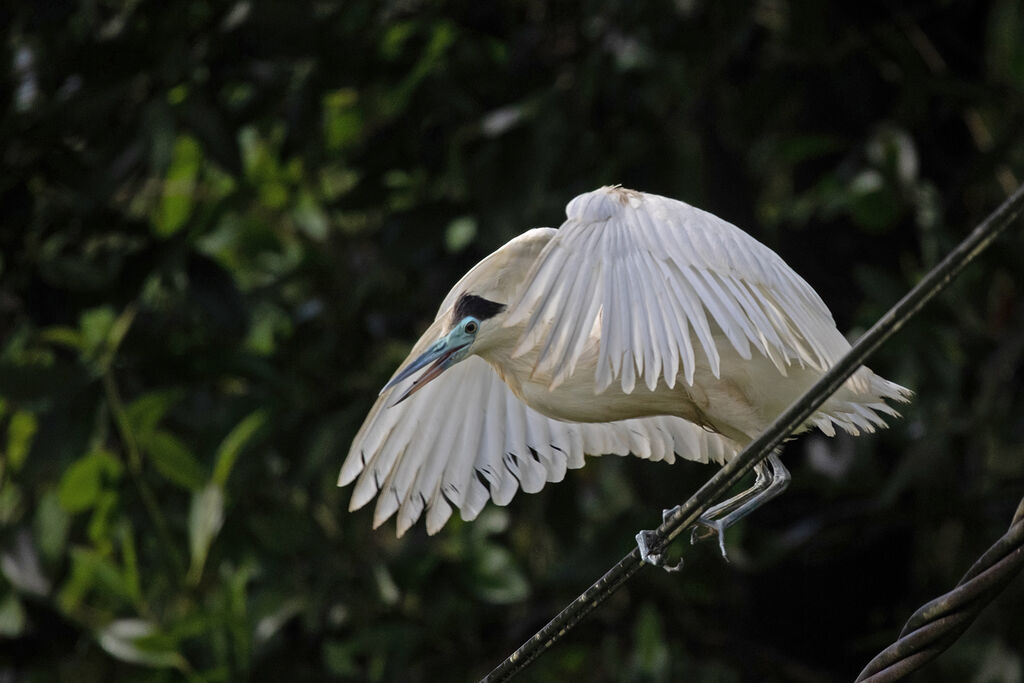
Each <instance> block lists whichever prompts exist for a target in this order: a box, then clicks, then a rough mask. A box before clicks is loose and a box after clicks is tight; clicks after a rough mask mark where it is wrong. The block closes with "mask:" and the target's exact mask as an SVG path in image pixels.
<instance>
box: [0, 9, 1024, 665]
mask: <svg viewBox="0 0 1024 683" xmlns="http://www.w3.org/2000/svg"><path fill="white" fill-rule="evenodd" d="M897 6H898V9H894V8H895V7H897ZM0 26H2V27H3V28H4V32H5V34H6V35H5V36H4V40H3V42H2V48H0V54H2V59H0V79H2V82H0V108H2V114H0V116H2V118H0V155H2V156H0V159H2V161H0V163H2V166H0V397H2V398H0V449H2V450H0V452H2V456H0V679H2V680H4V681H22V680H25V681H49V680H54V679H63V680H75V681H87V682H88V681H111V680H118V681H135V680H168V681H173V680H182V679H188V680H194V681H199V680H209V681H224V680H239V679H252V680H280V679H282V678H283V677H287V680H291V681H296V682H297V681H313V680H323V679H327V678H335V679H343V680H365V681H436V680H469V679H472V678H474V677H476V676H479V675H481V674H483V673H485V672H486V671H488V670H489V669H490V668H491V667H492V666H494V665H495V664H497V663H498V662H499V661H500V659H501V658H502V657H504V656H505V655H506V654H508V652H509V651H511V650H512V649H513V648H514V647H515V646H518V645H519V644H520V643H521V642H522V641H523V640H524V639H525V638H527V637H528V636H529V635H530V634H531V633H532V632H533V631H534V630H535V629H536V628H538V627H539V626H541V625H542V624H543V623H544V622H545V621H546V620H547V619H549V618H550V617H551V616H552V615H553V614H555V613H556V611H557V610H558V609H560V608H561V607H563V606H564V605H565V604H566V603H568V602H569V601H570V600H571V599H572V598H573V597H574V596H575V595H576V594H577V593H579V592H580V591H582V590H583V589H584V588H586V587H587V586H588V585H589V584H590V582H591V581H593V580H594V579H595V578H596V577H598V576H599V575H600V574H601V573H602V572H603V571H604V570H606V569H607V568H608V567H610V566H611V565H612V564H613V563H614V562H616V561H617V560H618V559H620V558H621V557H622V555H623V554H624V553H626V552H628V551H629V550H630V548H631V547H632V546H633V535H634V533H635V532H636V531H637V530H638V529H641V528H649V527H652V526H654V525H655V524H656V523H657V522H658V520H659V519H660V514H661V512H660V511H661V509H662V508H663V507H669V506H671V505H673V504H675V503H678V502H681V501H682V500H684V499H685V498H686V497H688V496H689V495H690V494H691V493H692V492H693V491H694V490H695V489H696V488H697V487H698V486H699V485H700V484H701V483H702V482H703V481H704V480H706V479H707V478H708V477H709V476H711V474H712V473H713V471H714V470H713V469H711V468H709V467H706V466H699V465H695V464H692V463H681V464H678V465H676V466H672V467H669V466H667V465H663V464H651V463H645V462H642V461H639V460H634V459H627V458H616V457H605V458H600V459H598V460H596V461H593V462H590V463H589V465H588V466H587V467H586V468H585V469H583V470H580V471H576V472H571V473H570V474H569V475H568V476H567V477H566V480H565V481H564V482H562V483H561V484H559V485H556V486H549V487H547V488H546V489H545V490H544V491H543V492H541V493H540V494H537V495H533V496H528V495H520V496H518V497H517V498H516V499H515V500H514V501H513V502H512V504H511V505H510V506H508V508H496V507H495V506H493V505H491V506H488V508H487V509H486V510H485V512H484V513H483V514H482V515H481V517H480V518H479V519H478V520H477V521H475V522H474V523H472V524H466V523H463V522H461V521H459V520H454V521H453V522H450V523H449V524H448V526H447V527H446V528H445V529H444V530H443V531H442V532H441V533H440V534H438V535H437V536H434V537H427V536H426V534H425V532H424V530H423V528H422V525H418V526H417V527H416V528H415V529H414V530H413V531H412V532H410V533H409V534H407V535H406V537H404V538H402V539H401V540H396V539H395V538H394V527H393V522H391V523H390V524H389V525H387V526H386V527H384V528H382V529H380V530H378V531H376V532H372V531H371V530H370V518H371V513H370V512H369V510H363V511H360V512H358V513H355V514H349V513H347V512H346V509H347V505H348V499H349V495H350V489H338V488H337V487H336V486H335V481H336V477H337V474H338V469H339V467H340V465H341V462H342V459H343V458H344V455H345V453H346V451H347V448H348V445H349V443H350V440H351V438H352V436H353V435H354V433H355V431H356V429H357V428H358V427H359V424H360V422H361V420H362V418H363V416H364V415H365V414H366V411H367V410H368V408H369V406H370V405H371V403H372V401H373V400H374V398H375V396H376V394H377V391H378V389H379V388H380V387H381V385H382V384H383V383H384V382H385V381H386V379H387V377H388V375H389V373H390V372H391V371H392V370H393V369H394V368H395V366H396V365H397V364H398V363H399V362H400V360H401V359H402V358H403V357H404V354H405V353H406V351H407V350H408V348H409V346H410V344H411V342H412V341H413V340H414V339H415V337H416V336H417V335H418V334H419V332H420V331H421V330H422V329H423V327H425V325H426V324H427V322H428V321H429V320H430V319H431V318H432V317H433V314H434V312H435V310H436V306H437V304H438V302H439V301H440V300H441V298H442V297H443V295H444V294H445V293H446V292H447V290H448V288H449V287H450V286H451V284H452V283H454V281H455V280H456V279H457V277H458V276H460V275H461V274H462V273H463V272H465V270H466V269H467V268H468V267H470V266H471V265H472V264H473V263H475V262H476V261H477V260H478V259H480V258H481V257H482V256H484V255H485V254H487V253H488V252H490V251H491V250H493V249H495V248H496V247H497V246H499V245H500V244H502V243H503V242H504V241H506V240H507V239H509V238H510V237H512V236H513V235H515V234H517V233H519V232H521V231H523V230H525V229H527V228H530V227H533V226H537V225H555V226H557V225H558V224H559V223H560V222H561V219H562V217H563V216H564V205H565V204H566V203H567V202H568V201H569V200H570V199H571V198H572V197H573V196H575V195H576V194H578V193H580V192H583V191H587V190H590V189H593V188H595V187H597V186H599V185H602V184H609V183H622V184H624V185H625V186H627V187H633V188H637V189H643V190H646V191H650V192H657V193H661V194H666V195H669V196H672V197H677V198H680V199H684V200H686V201H689V202H691V203H693V204H696V205H698V206H701V207H703V208H706V209H709V210H711V211H713V212H714V213H716V214H718V215H720V216H722V217H724V218H726V219H728V220H730V221H732V222H734V223H736V224H738V225H740V226H742V227H743V228H744V229H746V230H747V231H749V232H750V233H751V234H753V235H754V236H756V237H757V238H758V239H760V240H761V241H763V242H765V243H766V244H768V245H769V246H771V247H772V248H773V249H775V250H776V251H777V252H778V253H779V254H781V255H782V256H783V258H785V259H786V260H787V261H788V262H789V263H790V264H791V265H792V266H793V267H794V268H795V269H796V270H797V271H798V272H800V273H801V274H802V275H803V276H804V277H806V279H807V280H808V281H809V282H810V283H811V284H812V285H813V286H814V287H815V288H816V289H817V290H818V292H819V293H820V294H821V295H822V297H823V298H824V300H825V301H826V302H828V304H829V305H830V307H831V308H832V310H833V312H834V314H835V317H836V321H837V324H838V326H839V328H840V329H841V330H843V331H844V332H849V333H850V335H851V336H853V337H855V336H856V335H857V334H859V333H860V332H862V331H863V330H864V329H866V328H867V326H868V325H870V324H871V323H872V322H873V321H874V320H875V319H876V318H877V317H878V316H879V315H880V314H881V313H882V312H884V311H885V310H886V309H887V308H888V307H889V306H890V305H891V304H893V303H894V302H895V301H896V300H897V299H898V298H899V297H900V296H901V295H902V294H903V293H904V292H905V291H906V290H907V289H908V288H909V287H910V286H911V285H912V284H913V283H914V282H916V281H918V280H919V279H920V277H921V276H922V274H923V273H924V272H926V271H927V269H928V268H929V267H931V266H932V265H934V264H935V263H936V261H937V260H938V259H939V258H941V256H942V255H943V254H945V253H946V252H947V251H948V250H949V249H950V248H951V247H952V246H953V245H954V244H955V243H956V242H957V241H958V240H959V239H961V238H962V236H963V235H965V234H966V232H967V231H968V230H969V229H970V228H971V227H973V225H974V224H976V223H977V222H978V221H979V220H981V219H982V218H983V217H984V216H985V215H986V214H987V213H988V212H989V211H991V210H992V209H993V208H995V207H996V206H997V205H998V204H999V202H1001V201H1002V200H1003V199H1005V198H1006V196H1007V195H1008V194H1009V193H1010V192H1011V191H1012V190H1013V189H1014V188H1015V187H1016V186H1017V184H1018V182H1019V179H1020V178H1021V177H1022V174H1024V9H1022V6H1021V4H1020V3H1019V2H1018V1H1017V0H995V1H992V2H969V1H966V0H964V1H959V2H953V1H944V2H942V1H940V2H906V3H882V2H861V3H822V2H817V1H813V0H788V1H787V0H761V1H760V2H754V3H732V2H708V1H706V0H674V1H662V2H625V1H623V2H588V1H573V2H558V3H555V2H545V1H543V0H536V1H531V0H521V1H512V0H503V1H496V2H470V1H466V2H438V3H427V2H418V1H416V0H407V1H401V0H393V1H390V2H377V1H375V0H341V1H338V0H319V1H318V2H314V3H289V2H271V1H265V0H253V1H251V2H250V1H242V2H237V3H234V4H231V3H208V2H205V1H203V2H199V1H197V0H195V1H183V2H166V3H164V2H155V1H149V0H138V1H133V2H127V1H125V2H118V1H114V0H93V1H92V2H81V3H72V2H20V3H9V4H4V6H3V9H0ZM1022 258H1024V239H1022V237H1021V230H1020V226H1019V225H1018V226H1016V227H1015V228H1014V229H1013V230H1011V231H1010V233H1009V234H1007V235H1006V236H1004V237H1003V238H1002V239H1001V240H1000V241H999V242H998V243H997V245H996V246H995V247H994V248H993V249H991V250H990V251H989V252H988V253H986V254H984V255H983V256H982V257H981V258H980V259H979V260H978V261H977V262H976V263H974V264H973V265H972V266H971V267H970V268H969V269H968V270H967V271H966V272H965V273H964V274H963V275H962V276H961V277H960V278H959V280H958V281H957V282H956V283H954V285H953V286H952V287H951V288H950V290H948V291H947V292H946V293H944V294H943V295H942V296H941V298H940V299H939V300H938V301H936V302H935V303H932V304H930V305H929V306H928V307H927V308H926V309H925V310H924V311H922V312H921V314H920V315H918V316H917V317H916V318H915V319H914V320H913V321H912V322H911V323H909V324H908V325H907V326H906V327H905V328H903V329H902V330H901V331H900V332H899V333H898V334H897V335H896V337H894V338H893V339H892V340H891V341H890V342H888V343H887V344H886V345H885V346H884V348H882V349H881V351H879V352H878V353H877V354H876V355H875V356H874V357H873V358H872V360H871V363H870V364H871V366H872V367H873V368H874V369H875V370H877V371H879V372H880V373H881V374H883V375H884V376H886V377H888V378H890V379H893V380H895V381H898V382H900V383H901V384H904V385H906V386H908V387H910V388H912V389H913V390H915V391H916V392H917V397H916V400H915V401H914V403H913V404H912V405H910V406H909V407H908V408H907V409H906V410H905V415H904V418H903V419H901V420H899V421H896V422H894V424H893V425H892V429H890V430H889V431H887V432H885V433H881V434H877V435H873V436H868V437H863V438H858V439H849V438H837V439H832V440H828V439H825V438H824V437H814V436H804V437H802V438H800V439H798V440H797V441H795V442H793V443H791V444H789V445H788V447H787V449H786V460H787V463H788V464H789V466H790V469H791V470H792V471H793V475H794V480H793V484H792V486H791V488H790V490H789V492H788V493H787V494H786V495H785V496H784V497H782V498H781V499H779V500H777V501H775V502H773V503H772V504H771V505H770V506H767V507H766V508H764V509H762V510H760V511H758V513H757V514H756V515H754V516H753V517H752V518H751V519H750V520H749V521H747V522H746V523H744V524H742V525H740V526H739V527H738V528H736V529H735V530H733V531H731V532H730V534H729V536H728V544H729V546H730V548H731V555H732V563H731V564H725V563H723V562H722V561H721V559H720V558H719V557H718V551H717V549H716V548H715V546H714V544H702V545H699V546H696V547H693V548H690V547H686V548H684V549H683V551H684V552H685V555H686V559H687V566H686V569H685V571H684V572H683V573H682V574H678V575H667V574H664V573H662V572H659V571H655V570H653V569H647V570H644V571H642V572H641V573H640V574H639V575H637V576H636V577H635V578H634V580H633V581H632V582H630V583H629V584H628V586H627V587H626V588H625V589H623V590H622V591H620V592H619V593H618V594H616V595H615V596H614V597H613V598H612V599H611V600H610V601H609V602H608V603H606V604H605V605H603V606H602V607H600V608H599V609H598V610H596V611H595V612H594V613H593V615H592V616H591V617H590V618H589V619H588V620H587V621H585V622H584V623H583V624H582V625H580V627H579V628H577V629H576V630H575V631H573V632H572V633H571V634H570V635H569V636H568V637H567V638H566V639H565V640H564V641H563V642H562V643H560V644H559V645H557V646H556V647H555V648H554V649H553V650H551V652H550V653H548V654H547V655H545V656H544V657H542V658H541V659H540V660H539V661H538V662H537V663H536V664H535V665H534V666H533V667H532V668H530V669H529V670H528V672H527V673H526V674H525V675H524V676H523V679H524V680H538V681H563V680H592V681H619V680H632V681H668V680H709V681H743V680H767V681H844V680H851V679H852V678H853V677H854V676H855V674H856V673H857V672H858V671H859V670H860V669H861V667H862V666H863V665H864V664H865V663H866V662H867V661H868V660H869V659H870V658H871V657H872V656H873V655H874V654H875V653H876V651H878V650H879V649H881V648H882V647H883V646H885V645H886V644H887V643H888V642H890V641H891V639H892V638H894V637H895V635H896V634H897V632H898V630H899V627H900V626H901V624H902V623H903V621H904V620H905V619H906V617H908V616H909V615H910V613H911V612H912V611H913V610H914V609H915V608H916V607H917V606H918V605H919V604H921V603H922V602H924V601H925V600H927V599H930V598H931V597H934V596H935V595H937V594H939V593H941V592H943V591H944V590H946V589H948V588H949V587H951V586H952V585H953V584H954V583H955V582H956V580H957V579H958V578H959V576H960V575H962V573H963V572H964V571H965V570H966V569H967V568H968V567H969V566H970V564H971V563H972V562H973V561H974V559H975V558H976V557H977V556H978V555H979V554H980V553H981V552H982V551H983V550H984V549H985V548H987V547H988V546H989V545H990V544H991V543H992V542H993V541H994V540H995V538H997V537H998V536H999V535H1000V534H1001V533H1002V532H1003V531H1004V530H1005V528H1006V526H1007V525H1008V524H1009V521H1010V518H1011V516H1012V514H1013V511H1014V509H1015V507H1016V504H1017V501H1018V500H1019V498H1020V496H1021V494H1022V492H1024V417H1022V404H1024V395H1022V379H1024V377H1022V357H1024V273H1022V268H1021V265H1022ZM371 507H372V506H371ZM680 547H682V544H680ZM675 552H676V553H678V552H679V549H676V551H675ZM1022 605H1024V581H1022V580H1020V579H1018V580H1017V582H1016V583H1015V584H1012V585H1011V586H1010V588H1009V589H1008V590H1007V591H1006V592H1004V593H1003V594H1002V595H1001V596H1000V597H999V598H997V600H996V602H995V603H994V604H993V605H991V606H990V607H989V608H988V609H987V611H986V612H985V613H984V615H983V616H982V618H981V619H980V620H979V621H978V623H976V624H975V625H974V626H973V627H972V628H971V629H970V630H969V631H968V632H967V633H966V634H965V635H964V636H963V637H962V638H961V639H960V640H959V641H958V642H957V644H956V645H955V646H954V647H953V648H952V649H951V650H950V651H948V652H947V653H946V654H944V655H943V656H942V657H941V658H940V659H939V660H937V661H936V662H935V663H933V664H931V665H929V667H928V668H927V669H925V670H924V671H923V672H922V673H920V674H919V675H918V677H917V679H916V680H922V681H923V680H927V681H1021V680H1022V676H1024V673H1022V672H1024V647H1022V643H1024V609H1022Z"/></svg>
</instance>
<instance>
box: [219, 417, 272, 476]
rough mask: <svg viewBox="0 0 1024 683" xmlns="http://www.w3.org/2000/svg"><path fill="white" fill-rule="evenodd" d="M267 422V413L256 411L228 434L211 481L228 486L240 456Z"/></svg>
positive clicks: (222, 444)
mask: <svg viewBox="0 0 1024 683" xmlns="http://www.w3.org/2000/svg"><path fill="white" fill-rule="evenodd" d="M266 421H267V411H265V410H262V409H260V410H256V411H254V412H252V413H250V414H249V415H247V416H246V417H244V418H242V420H241V421H240V422H239V423H238V424H236V425H235V427H234V429H232V430H231V431H230V432H228V435H227V436H225V437H224V440H223V441H222V442H221V444H220V446H219V447H218V448H217V455H216V456H215V464H214V466H213V477H212V479H211V481H212V482H213V483H214V484H216V485H218V486H224V485H225V484H227V481H228V477H229V476H230V475H231V470H232V469H233V468H234V466H235V461H237V460H238V455H239V454H240V453H241V452H242V449H243V448H244V447H245V445H246V444H247V443H248V442H249V440H250V439H252V437H253V435H254V434H255V433H256V431H257V430H259V428H260V427H262V426H263V423H264V422H266Z"/></svg>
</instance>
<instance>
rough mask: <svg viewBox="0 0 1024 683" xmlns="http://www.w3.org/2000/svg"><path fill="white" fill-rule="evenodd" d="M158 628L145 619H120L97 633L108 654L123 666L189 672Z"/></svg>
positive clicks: (178, 654) (183, 661) (101, 645)
mask: <svg viewBox="0 0 1024 683" xmlns="http://www.w3.org/2000/svg"><path fill="white" fill-rule="evenodd" d="M158 636H159V631H158V629H157V627H156V626H155V625H154V624H153V623H152V622H149V621H146V620H144V619H117V620H115V621H112V622H110V623H109V624H107V625H106V626H105V627H104V628H102V629H100V631H99V632H97V633H96V640H97V641H98V642H99V644H100V647H102V648H103V649H104V650H106V652H107V654H109V655H110V656H111V657H114V658H115V659H119V660H121V661H122V662H129V663H131V664H141V665H143V666H151V667H155V668H175V669H182V670H185V669H187V668H188V665H187V663H186V662H185V658H184V657H182V656H181V654H180V653H179V652H178V651H177V650H176V649H175V648H174V647H173V645H172V644H171V643H167V642H166V641H165V640H163V639H160V638H159V637H158Z"/></svg>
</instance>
